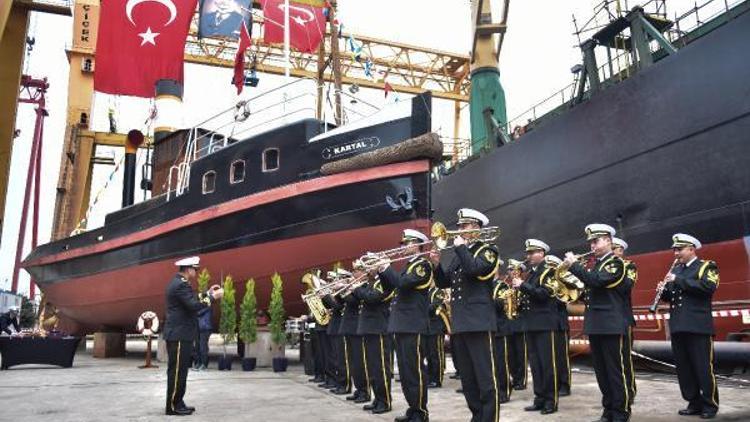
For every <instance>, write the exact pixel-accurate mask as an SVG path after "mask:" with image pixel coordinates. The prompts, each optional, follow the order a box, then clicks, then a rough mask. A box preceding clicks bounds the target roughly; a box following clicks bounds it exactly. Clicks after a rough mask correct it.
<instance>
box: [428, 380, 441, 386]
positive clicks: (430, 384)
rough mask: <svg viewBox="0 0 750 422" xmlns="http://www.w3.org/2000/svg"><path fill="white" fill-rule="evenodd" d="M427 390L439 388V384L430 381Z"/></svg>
mask: <svg viewBox="0 0 750 422" xmlns="http://www.w3.org/2000/svg"><path fill="white" fill-rule="evenodd" d="M427 388H440V383H437V382H435V381H432V382H430V383H429V384H427Z"/></svg>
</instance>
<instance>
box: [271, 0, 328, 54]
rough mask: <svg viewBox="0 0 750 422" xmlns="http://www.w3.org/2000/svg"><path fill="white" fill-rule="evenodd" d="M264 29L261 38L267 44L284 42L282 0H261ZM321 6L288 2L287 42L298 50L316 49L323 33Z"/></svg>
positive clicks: (309, 50)
mask: <svg viewBox="0 0 750 422" xmlns="http://www.w3.org/2000/svg"><path fill="white" fill-rule="evenodd" d="M263 17H264V18H265V30H264V34H263V40H264V41H265V42H267V43H269V44H271V43H283V42H284V0H263ZM325 25H326V20H325V17H324V16H323V8H322V7H314V6H308V5H304V4H299V3H294V2H292V1H290V2H289V44H290V45H291V46H292V47H294V48H296V49H297V50H299V51H302V52H305V53H312V52H313V51H316V50H317V49H318V46H319V45H320V42H321V41H322V40H323V34H324V33H325V27H326V26H325Z"/></svg>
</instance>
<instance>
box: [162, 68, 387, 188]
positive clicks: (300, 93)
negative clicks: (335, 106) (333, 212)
mask: <svg viewBox="0 0 750 422" xmlns="http://www.w3.org/2000/svg"><path fill="white" fill-rule="evenodd" d="M319 89H320V87H319V86H318V83H317V81H316V80H315V79H311V78H300V79H296V80H294V81H292V82H289V83H285V84H282V85H280V86H278V87H275V88H272V89H270V90H268V91H266V92H263V93H261V94H258V95H255V96H253V97H250V98H247V99H242V100H240V101H238V102H237V103H236V104H235V105H234V106H232V107H230V108H227V109H225V110H222V111H220V112H218V113H216V114H214V115H212V116H210V117H208V118H206V119H205V120H203V121H201V122H199V123H198V124H196V125H194V126H193V127H192V128H191V129H190V130H189V134H188V139H187V142H186V144H185V154H184V155H183V156H182V160H181V162H179V163H175V164H174V165H173V166H172V167H170V170H169V181H168V186H167V200H169V199H171V197H173V196H180V195H182V194H184V193H185V192H186V191H187V190H188V187H189V184H190V164H191V163H192V162H193V161H195V160H198V159H201V158H203V157H205V156H207V155H210V154H212V153H214V152H217V151H219V150H221V149H223V148H225V147H227V146H229V145H231V144H232V143H234V142H236V141H237V140H239V139H246V138H248V137H251V136H253V135H257V134H260V133H263V132H267V131H269V130H273V129H275V128H278V127H281V126H283V125H285V124H288V123H291V122H294V121H299V120H302V119H306V118H316V117H318V116H317V114H318V110H320V113H321V116H320V119H321V120H322V121H323V123H324V124H323V125H322V126H323V130H324V131H327V130H328V128H329V126H331V127H333V126H336V125H334V124H333V123H334V122H333V120H334V117H333V112H332V110H331V109H330V108H331V107H327V106H325V104H323V105H322V106H321V107H318V104H317V101H318V92H319ZM356 92H357V90H353V91H352V90H351V89H350V92H345V91H344V90H341V91H340V92H339V94H340V95H341V97H342V99H346V100H347V101H348V105H346V104H344V101H342V107H341V108H342V119H340V120H341V121H340V122H339V123H340V124H341V125H344V124H349V123H354V122H355V121H357V120H360V119H363V118H366V117H369V116H371V115H373V114H375V113H377V112H379V111H380V108H379V107H377V106H375V105H373V104H371V103H369V102H367V101H364V100H362V99H361V98H358V97H357V96H355V95H354V94H356ZM330 94H331V92H330V90H329V92H328V93H327V95H326V96H325V97H324V98H322V99H323V100H324V101H325V100H326V99H328V98H327V97H328V95H330ZM328 100H329V101H328V103H329V104H332V103H333V102H332V101H331V100H330V99H328ZM329 123H331V124H330V125H329ZM173 179H176V180H175V182H174V185H173V183H172V182H173Z"/></svg>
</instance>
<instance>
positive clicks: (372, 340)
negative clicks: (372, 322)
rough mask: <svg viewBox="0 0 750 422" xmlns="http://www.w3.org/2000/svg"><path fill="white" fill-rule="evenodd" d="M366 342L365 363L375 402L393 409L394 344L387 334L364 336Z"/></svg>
mask: <svg viewBox="0 0 750 422" xmlns="http://www.w3.org/2000/svg"><path fill="white" fill-rule="evenodd" d="M362 338H363V339H364V342H365V361H366V362H367V366H366V370H367V377H368V381H369V384H370V388H371V389H372V393H373V395H374V396H375V400H376V401H379V402H381V403H385V405H386V407H388V408H389V409H390V408H391V402H392V400H391V377H392V375H393V362H391V354H392V353H393V342H392V341H391V336H390V335H387V334H367V335H364V336H362Z"/></svg>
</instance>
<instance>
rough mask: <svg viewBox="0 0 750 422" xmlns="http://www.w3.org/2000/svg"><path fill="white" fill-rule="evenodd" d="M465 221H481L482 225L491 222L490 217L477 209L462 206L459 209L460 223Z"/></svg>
mask: <svg viewBox="0 0 750 422" xmlns="http://www.w3.org/2000/svg"><path fill="white" fill-rule="evenodd" d="M465 223H479V225H480V226H482V227H484V226H486V225H487V224H489V223H490V219H489V218H487V216H486V215H484V214H482V213H481V212H479V211H477V210H473V209H471V208H461V209H460V210H458V224H465Z"/></svg>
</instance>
